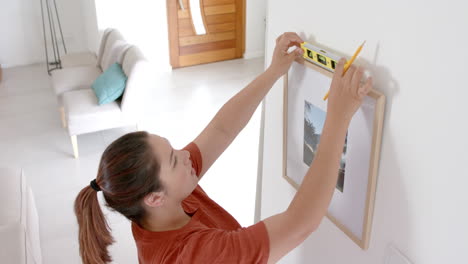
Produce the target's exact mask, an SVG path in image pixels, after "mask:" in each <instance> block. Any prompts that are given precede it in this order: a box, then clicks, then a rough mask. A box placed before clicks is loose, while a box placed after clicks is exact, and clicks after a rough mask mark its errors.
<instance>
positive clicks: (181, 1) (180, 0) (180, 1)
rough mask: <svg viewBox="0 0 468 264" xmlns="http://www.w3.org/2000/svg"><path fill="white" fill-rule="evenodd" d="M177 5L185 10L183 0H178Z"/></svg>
mask: <svg viewBox="0 0 468 264" xmlns="http://www.w3.org/2000/svg"><path fill="white" fill-rule="evenodd" d="M179 5H180V8H181V9H182V10H185V6H184V0H179Z"/></svg>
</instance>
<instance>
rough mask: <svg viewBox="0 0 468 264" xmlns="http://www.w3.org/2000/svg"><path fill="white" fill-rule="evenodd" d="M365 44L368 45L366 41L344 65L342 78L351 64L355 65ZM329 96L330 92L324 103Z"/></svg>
mask: <svg viewBox="0 0 468 264" xmlns="http://www.w3.org/2000/svg"><path fill="white" fill-rule="evenodd" d="M364 44H366V42H365V41H364V42H363V43H362V44H361V46H359V48H358V49H357V50H356V52H354V55H353V56H352V57H351V59H350V60H349V61H347V62H346V64H345V65H344V69H343V74H342V75H341V76H344V75H345V73H346V71H348V69H349V67H350V66H351V64H353V62H354V60H355V59H356V58H357V56H358V55H359V53H360V52H361V50H362V47H364ZM328 95H330V91H328V92H327V94H326V95H325V96H324V97H323V100H324V101H325V100H327V99H328Z"/></svg>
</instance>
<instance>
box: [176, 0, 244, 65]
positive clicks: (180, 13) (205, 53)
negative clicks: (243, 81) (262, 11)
mask: <svg viewBox="0 0 468 264" xmlns="http://www.w3.org/2000/svg"><path fill="white" fill-rule="evenodd" d="M196 1H200V6H199V9H198V10H199V12H197V13H198V14H197V13H195V10H196V8H193V9H192V12H193V14H192V12H191V9H190V1H189V0H167V18H168V26H169V28H168V32H169V49H170V60H171V66H172V68H179V67H185V66H191V65H197V64H203V63H209V62H215V61H222V60H229V59H235V58H242V56H243V55H244V51H245V0H196ZM197 15H198V16H199V17H198V18H200V15H201V21H202V22H203V25H202V26H203V27H204V29H205V31H206V33H205V34H200V33H199V34H197V33H196V29H195V25H194V22H193V21H194V19H193V18H194V16H197ZM195 21H197V18H195ZM198 21H200V19H198Z"/></svg>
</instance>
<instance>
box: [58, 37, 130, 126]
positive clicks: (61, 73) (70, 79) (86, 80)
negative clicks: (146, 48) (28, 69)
mask: <svg viewBox="0 0 468 264" xmlns="http://www.w3.org/2000/svg"><path fill="white" fill-rule="evenodd" d="M130 46H131V45H130V44H128V43H127V42H126V41H125V39H124V37H123V36H122V34H120V32H119V31H118V30H116V29H113V30H111V31H110V32H109V34H108V36H107V39H106V41H105V44H104V46H103V51H102V58H100V60H99V62H100V64H99V65H92V66H80V67H72V68H66V69H61V70H57V71H53V72H52V77H51V78H52V88H53V89H54V92H55V95H56V96H57V101H58V105H59V111H60V114H61V119H62V125H63V127H66V122H65V116H64V109H63V98H62V96H63V93H65V92H68V91H74V90H81V89H87V88H89V87H91V85H92V84H93V82H94V81H95V80H96V79H97V77H99V75H101V74H102V73H103V72H104V71H105V70H107V68H109V66H110V65H112V64H113V63H115V62H117V63H120V64H122V59H123V55H124V54H125V52H126V50H127V49H128V48H129V47H130Z"/></svg>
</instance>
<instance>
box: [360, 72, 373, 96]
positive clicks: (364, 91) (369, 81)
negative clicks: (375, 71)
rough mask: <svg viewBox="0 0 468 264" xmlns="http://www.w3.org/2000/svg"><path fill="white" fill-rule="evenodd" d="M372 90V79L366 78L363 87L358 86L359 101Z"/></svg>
mask: <svg viewBox="0 0 468 264" xmlns="http://www.w3.org/2000/svg"><path fill="white" fill-rule="evenodd" d="M371 90H372V77H369V78H367V80H366V82H365V83H364V84H363V85H360V86H359V90H358V96H359V99H361V100H362V99H364V97H365V96H366V95H367V94H368V93H369V92H370V91H371Z"/></svg>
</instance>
